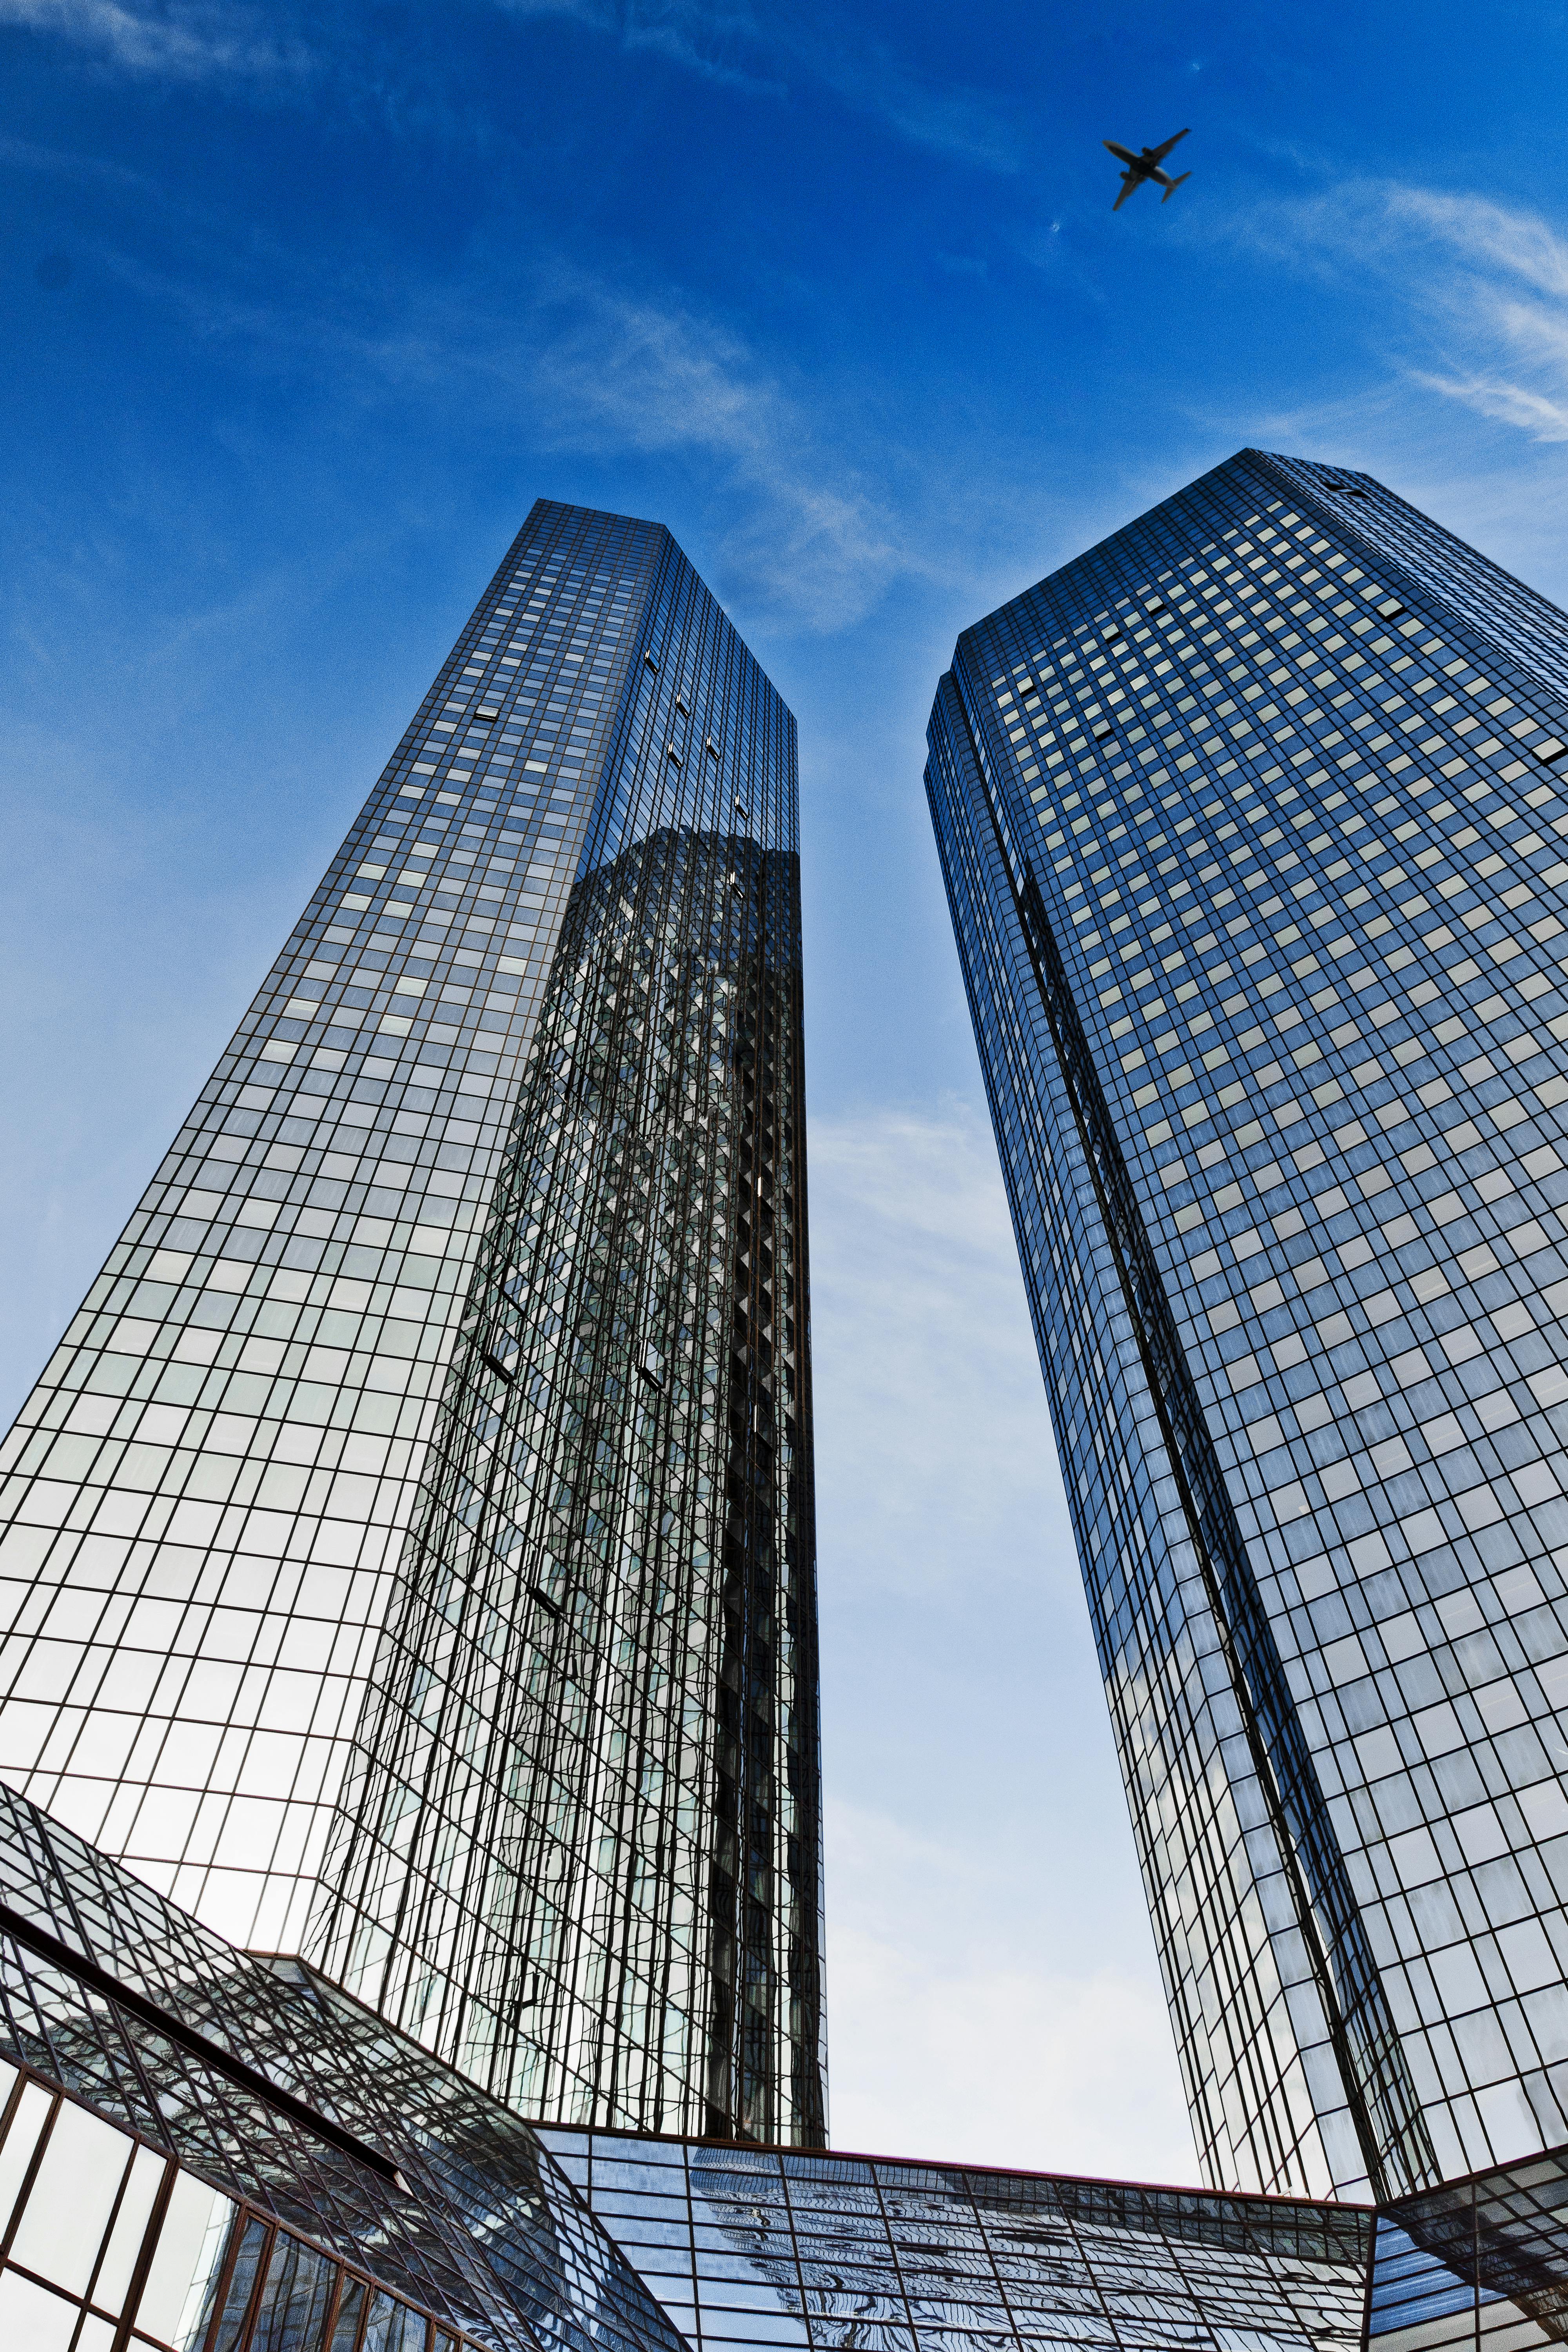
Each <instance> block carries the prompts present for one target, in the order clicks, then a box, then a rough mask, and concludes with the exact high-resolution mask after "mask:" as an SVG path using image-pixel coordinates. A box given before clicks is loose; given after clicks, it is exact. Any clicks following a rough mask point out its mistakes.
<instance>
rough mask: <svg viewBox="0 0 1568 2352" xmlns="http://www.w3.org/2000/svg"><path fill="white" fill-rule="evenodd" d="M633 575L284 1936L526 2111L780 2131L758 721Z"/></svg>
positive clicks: (789, 1872)
mask: <svg viewBox="0 0 1568 2352" xmlns="http://www.w3.org/2000/svg"><path fill="white" fill-rule="evenodd" d="M658 610H659V614H660V619H659V621H658V625H656V628H655V630H654V632H653V634H652V635H651V639H650V647H649V652H648V655H647V659H646V661H645V670H646V673H647V685H646V687H645V690H644V691H645V702H644V705H643V715H642V721H641V726H640V731H639V732H638V733H637V735H636V736H635V737H634V738H633V740H631V741H629V742H628V744H627V747H626V751H625V753H624V755H623V763H622V764H623V771H624V772H626V774H627V775H628V776H629V778H630V779H631V781H630V782H628V783H627V784H626V786H625V787H624V788H623V789H622V790H621V791H620V792H618V793H617V794H616V799H615V801H614V803H612V804H611V805H610V807H609V810H608V813H607V817H606V822H605V831H604V836H603V841H602V845H596V851H595V856H591V857H590V861H589V866H588V870H587V872H586V873H585V874H584V878H583V880H582V881H581V882H580V883H579V885H578V887H577V890H576V892H575V895H574V898H573V901H572V903H571V907H570V908H569V911H568V915H567V919H566V924H565V929H564V930H563V935H562V941H561V945H560V948H559V950H558V952H557V954H556V957H555V960H554V964H553V967H552V973H551V979H550V986H549V992H548V994H547V997H546V1000H545V1004H544V1007H543V1010H542V1014H541V1016H540V1027H539V1032H538V1036H537V1041H536V1045H535V1048H534V1051H533V1053H532V1055H531V1059H530V1062H529V1065H528V1070H527V1073H526V1076H525V1080H524V1086H523V1092H522V1097H521V1103H520V1106H519V1109H518V1113H517V1117H516V1119H515V1123H514V1128H513V1133H512V1139H511V1145H510V1155H509V1159H508V1162H507V1166H506V1170H505V1171H504V1173H503V1176H502V1179H501V1181H500V1184H499V1185H498V1187H497V1191H496V1194H495V1199H494V1202H493V1206H492V1210H491V1215H490V1221H489V1226H488V1228H487V1231H486V1234H485V1236H484V1239H483V1241H482V1244H481V1247H480V1254H479V1267H478V1272H477V1275H476V1278H475V1282H474V1285H473V1287H472V1291H471V1294H470V1297H469V1300H468V1308H467V1311H466V1316H465V1324H464V1333H463V1338H462V1340H461V1343H460V1346H459V1349H458V1355H457V1358H456V1360H455V1362H454V1367H453V1371H452V1374H451V1378H450V1381H449V1383H448V1391H447V1398H446V1400H445V1402H444V1404H443V1410H442V1418H441V1422H440V1424H439V1426H438V1430H437V1436H436V1440H435V1442H434V1444H433V1445H432V1448H431V1452H430V1457H429V1466H428V1470H427V1474H426V1490H425V1494H424V1496H423V1498H422V1503H421V1507H420V1512H419V1515H418V1517H417V1518H416V1527H415V1531H414V1534H413V1537H412V1538H411V1540H410V1543H409V1546H408V1549H407V1552H406V1555H405V1563H404V1571H403V1573H404V1579H405V1590H404V1592H403V1594H402V1596H401V1598H400V1601H399V1602H398V1604H397V1606H396V1607H395V1610H394V1612H392V1616H391V1618H390V1620H389V1623H388V1632H387V1636H386V1639H385V1643H384V1649H383V1651H382V1653H381V1654H380V1657H379V1659H378V1664H377V1667H376V1671H375V1675H374V1685H375V1689H376V1694H377V1696H376V1699H375V1702H374V1705H373V1706H372V1707H371V1709H369V1710H368V1711H367V1714H366V1717H365V1718H364V1723H363V1729H362V1763H361V1765H360V1768H359V1770H358V1773H357V1775H356V1778H355V1780H354V1783H353V1791H352V1796H351V1800H350V1802H349V1804H348V1805H347V1806H346V1807H345V1815H344V1827H343V1831H342V1839H341V1846H340V1850H339V1851H338V1853H335V1854H334V1857H333V1860H332V1862H331V1867H330V1869H329V1871H328V1874H327V1883H328V1885H329V1887H330V1888H331V1895H330V1897H329V1902H328V1908H327V1911H326V1914H325V1918H324V1923H323V1925H322V1927H321V1929H320V1930H319V1931H318V1932H317V1933H316V1934H315V1935H314V1936H313V1937H312V1948H313V1949H319V1951H320V1953H321V1958H322V1963H323V1965H324V1966H325V1967H326V1968H327V1969H328V1970H329V1971H330V1972H331V1974H332V1975H333V1976H335V1977H339V1978H341V1979H342V1981H343V1982H345V1983H346V1984H347V1985H349V1987H350V1988H351V1989H352V1990H357V1991H360V1992H362V1993H363V1996H364V1997H365V1998H366V1999H369V2000H373V2001H374V2003H375V2004H376V2005H377V2006H378V2007H380V2008H381V2009H382V2010H383V2011H384V2013H385V2014H387V2015H388V2016H390V2017H392V2018H394V2019H395V2021H398V2022H399V2023H401V2024H403V2025H404V2026H405V2029H406V2030H407V2031H409V2032H414V2033H416V2034H418V2035H419V2036H420V2037H421V2039H424V2040H426V2041H427V2042H429V2043H430V2044H431V2046H432V2047H434V2048H436V2049H438V2050H439V2051H441V2053H443V2054H444V2055H446V2056H447V2057H449V2058H450V2059H452V2061H453V2062H454V2063H457V2064H459V2065H461V2066H463V2067H464V2068H466V2069H467V2070H468V2071H470V2072H472V2073H474V2074H476V2076H477V2077H478V2078H479V2080H481V2081H484V2082H486V2083H487V2084H489V2086H490V2087H491V2088H492V2089H494V2090H495V2091H496V2092H497V2094H498V2095H501V2096H505V2097H506V2098H508V2099H509V2100H510V2101H511V2102H512V2103H513V2104H514V2105H519V2106H521V2108H522V2109H523V2110H524V2111H525V2112H529V2113H542V2114H548V2115H565V2116H573V2117H574V2118H580V2119H583V2120H605V2121H616V2122H636V2123H639V2124H645V2125H651V2126H668V2127H675V2128H686V2129H695V2130H704V2131H710V2132H714V2133H730V2132H737V2133H740V2134H742V2135H743V2136H746V2137H753V2138H759V2139H769V2140H772V2139H784V2140H788V2141H799V2142H801V2143H803V2144H805V2145H812V2144H815V2143H816V2142H818V2141H820V2140H821V2138H822V2137H823V2136H824V2132H825V2128H826V2118H825V2087H824V2052H823V2023H822V2002H821V1968H822V1958H821V1900H820V1871H821V1860H820V1824H819V1804H818V1783H819V1765H818V1754H817V1750H818V1737H817V1725H816V1589H815V1554H814V1542H813V1532H812V1528H813V1512H812V1492H811V1425H810V1388H809V1360H808V1332H807V1289H806V1276H807V1269H806V1259H805V1134H804V1089H803V1079H802V1021H801V981H800V911H799V866H798V856H797V851H796V813H795V729H794V721H793V719H791V718H790V715H789V713H788V712H787V710H786V709H784V705H783V704H782V703H781V702H780V701H779V699H778V697H777V696H776V694H774V692H773V688H771V686H769V685H768V682H767V680H766V679H765V678H764V677H763V674H762V672H761V671H760V670H759V669H758V667H757V666H756V664H755V663H754V661H752V657H751V656H750V655H749V654H747V653H746V651H745V649H744V647H743V646H742V645H741V643H740V640H739V639H738V638H737V637H736V635H735V634H734V632H733V630H732V629H731V627H730V626H729V625H728V623H727V622H726V621H725V620H724V619H723V616H722V615H721V614H720V613H719V611H718V608H717V606H716V605H715V604H714V603H713V601H712V599H711V597H710V596H709V594H708V593H707V591H706V590H705V589H704V588H703V587H702V585H701V583H700V581H698V580H697V578H696V575H695V574H694V573H692V572H690V570H689V567H686V566H684V565H682V566H681V567H680V569H679V574H678V576H677V578H676V579H675V581H674V583H672V593H671V596H670V598H669V599H668V602H667V601H665V600H662V599H661V600H660V602H659V605H658ZM656 662H657V667H655V663H656Z"/></svg>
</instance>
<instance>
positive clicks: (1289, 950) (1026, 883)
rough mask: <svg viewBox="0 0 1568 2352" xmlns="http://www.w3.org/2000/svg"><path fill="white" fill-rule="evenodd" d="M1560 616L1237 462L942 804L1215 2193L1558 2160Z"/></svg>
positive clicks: (1049, 608)
mask: <svg viewBox="0 0 1568 2352" xmlns="http://www.w3.org/2000/svg"><path fill="white" fill-rule="evenodd" d="M1565 694H1568V622H1565V621H1564V618H1563V614H1560V613H1558V612H1556V611H1555V610H1554V609H1553V608H1552V607H1551V606H1549V605H1547V604H1545V603H1544V602H1543V601H1542V599H1540V598H1539V597H1536V596H1534V595H1532V594H1531V592H1530V591H1529V590H1528V589H1525V588H1523V587H1521V585H1520V583H1517V582H1515V581H1513V580H1511V579H1510V578H1508V577H1507V575H1505V574H1504V573H1502V572H1499V571H1498V570H1497V569H1496V568H1495V567H1493V566H1492V565H1490V564H1489V563H1487V562H1485V561H1484V560H1483V559H1482V558H1480V557H1479V556H1478V555H1476V554H1475V553H1474V552H1473V551H1471V550H1469V549H1468V548H1467V547H1465V546H1463V545H1462V544H1461V543H1460V542H1458V541H1456V540H1454V539H1453V538H1452V537H1451V536H1450V535H1449V534H1447V532H1445V531H1443V530H1440V529H1439V528H1438V527H1437V526H1436V525H1435V524H1433V523H1432V522H1430V521H1429V520H1427V519H1426V518H1425V517H1423V516H1421V515H1419V514H1417V513H1415V511H1414V510H1413V509H1411V508H1409V507H1408V506H1406V505H1405V503H1404V502H1403V501H1402V500H1400V499H1397V498H1396V497H1394V495H1393V494H1392V493H1391V492H1389V491H1387V490H1386V489H1384V488H1383V487H1382V486H1381V485H1380V484H1378V483H1377V482H1375V481H1373V480H1372V479H1371V478H1367V477H1365V476H1362V475H1351V474H1346V473H1344V472H1343V471H1342V470H1341V469H1338V468H1335V467H1325V466H1319V465H1312V464H1308V463H1304V462H1300V461H1296V460H1292V459H1287V458H1282V457H1270V456H1267V455H1264V454H1261V453H1259V452H1257V451H1243V452H1242V453H1240V454H1239V455H1238V456H1237V457H1234V458H1232V459H1230V460H1229V461H1228V462H1227V463H1226V464H1225V465H1223V466H1221V467H1218V468H1216V469H1215V472H1213V473H1212V474H1209V475H1207V476H1205V478H1203V479H1202V480H1200V481H1198V482H1196V483H1194V485H1192V487H1191V488H1188V489H1186V490H1184V491H1183V492H1181V493H1180V494H1179V495H1178V496H1177V497H1175V498H1173V499H1169V500H1167V501H1166V502H1165V503H1164V504H1163V505H1162V506H1160V507H1158V508H1156V509H1153V510H1152V512H1151V513H1150V514H1148V515H1145V516H1144V517H1142V519H1141V520H1138V521H1137V522H1135V523H1132V524H1131V525H1130V526H1129V527H1128V528H1127V529H1126V530H1121V531H1119V532H1118V533H1116V534H1115V536H1114V537H1112V538H1111V539H1110V540H1108V541H1105V542H1104V543H1103V544H1102V545H1100V547H1097V548H1095V549H1093V550H1091V551H1089V553H1087V554H1085V555H1083V556H1081V557H1080V558H1079V559H1078V560H1077V561H1075V562H1071V563H1069V564H1068V565H1066V566H1065V567H1064V568H1063V569H1062V570H1060V571H1058V572H1055V573H1053V574H1052V575H1051V576H1050V577H1049V578H1048V579H1047V580H1045V581H1043V582H1041V583H1040V584H1039V585H1038V586H1037V587H1036V588H1033V589H1031V590H1029V591H1028V592H1027V593H1025V594H1023V595H1021V596H1019V597H1018V598H1016V600H1015V601H1014V602H1012V603H1011V604H1007V605H1005V606H1004V607H1003V608H1002V609H1001V610H1000V611H999V612H997V613H994V614H992V615H991V616H990V617H989V618H988V619H987V620H985V621H983V622H982V623H980V624H979V625H977V626H976V627H975V628H973V629H972V630H969V631H967V632H966V633H965V634H964V635H963V637H962V638H961V639H960V641H959V645H958V648H957V652H956V655H955V658H954V662H953V667H952V671H951V673H950V674H949V675H948V676H947V677H944V678H943V679H942V683H941V686H940V688H939V691H938V694H937V698H936V703H935V707H934V709H933V711H932V716H931V730H930V738H929V740H930V761H929V766H928V770H927V786H928V792H929V795H930V800H931V811H932V816H933V822H934V824H935V829H936V835H937V840H938V845H939V850H940V854H941V856H942V865H943V870H944V874H945V877H946V883H947V887H948V892H949V898H950V903H951V907H952V919H953V924H954V929H955V932H956V935H957V940H958V944H959V950H960V955H961V960H962V962H963V971H964V976H965V982H966V985H967V988H968V992H969V998H970V1004H971V1010H972V1013H973V1021H974V1027H975V1034H976V1038H977V1041H978V1044H979V1047H980V1053H981V1058H982V1062H983V1065H984V1076H985V1082H986V1086H987V1088H988V1090H989V1096H990V1101H991V1106H992V1112H993V1117H994V1123H995V1128H996V1133H997V1137H998V1141H999V1144H1000V1149H1001V1156H1002V1161H1003V1167H1004V1171H1005V1180H1006V1182H1007V1186H1008V1191H1009V1196H1010V1201H1011V1205H1012V1212H1013V1217H1014V1222H1015V1226H1016V1234H1017V1239H1018V1244H1019V1250H1020V1255H1021V1257H1022V1261H1023V1265H1024V1272H1025V1276H1026V1285H1027V1289H1028V1295H1029V1299H1030V1305H1031V1310H1032V1313H1033V1317H1034V1322H1035V1329H1036V1335H1037V1343H1038V1347H1039V1353H1040V1360H1041V1364H1042V1367H1043V1369H1044V1372H1045V1377H1046V1382H1047V1390H1048V1391H1049V1396H1050V1402H1051V1410H1052V1413H1053V1417H1054V1422H1055V1427H1056V1433H1057V1440H1058V1447H1059V1450H1060V1454H1061V1459H1062V1463H1063V1467H1064V1471H1065V1474H1066V1478H1067V1484H1068V1493H1069V1498H1070V1501H1071V1506H1072V1509H1073V1514H1074V1522H1075V1528H1076V1532H1077V1538H1078V1543H1079V1551H1080V1556H1081V1560H1082V1565H1083V1570H1084V1577H1085V1582H1086V1586H1087V1589H1088V1592H1089V1604H1090V1610H1091V1613H1092V1617H1093V1622H1094V1628H1095V1633H1096V1637H1097V1641H1098V1643H1099V1648H1100V1660H1101V1664H1102V1667H1103V1670H1104V1675H1105V1680H1106V1687H1107V1692H1108V1696H1109V1698H1110V1709H1111V1714H1112V1717H1113V1721H1114V1725H1115V1729H1116V1736H1117V1740H1118V1745H1119V1748H1120V1752H1121V1763H1122V1769H1123V1772H1124V1776H1125V1780H1126V1785H1127V1789H1128V1793H1129V1799H1130V1802H1131V1811H1132V1815H1133V1822H1134V1828H1135V1832H1136V1836H1137V1840H1138V1845H1139V1851H1140V1856H1141V1862H1142V1870H1143V1874H1144V1878H1145V1883H1146V1886H1147V1890H1148V1895H1149V1899H1150V1903H1151V1907H1152V1915H1153V1919H1154V1924H1155V1930H1156V1937H1157V1941H1158V1945H1159V1949H1160V1956H1161V1962H1162V1967H1163V1972H1164V1977H1165V1982H1166V1988H1167V1992H1168V1996H1169V2000H1170V2004H1171V2011H1172V2016H1173V2023H1174V2028H1175V2032H1176V2037H1177V2042H1178V2047H1179V2051H1180V2055H1181V2061H1182V2065H1183V2069H1184V2078H1185V2082H1186V2086H1187V2092H1188V2096H1189V2100H1190V2104H1191V2108H1192V2113H1193V2117H1194V2129H1195V2132H1196V2136H1197V2140H1198V2146H1199V2149H1200V2154H1201V2159H1202V2162H1203V2166H1204V2170H1205V2178H1206V2179H1208V2180H1209V2181H1210V2182H1211V2183H1212V2184H1214V2185H1215V2187H1224V2188H1237V2187H1240V2188H1248V2187H1252V2188H1257V2187H1262V2188H1268V2189H1276V2190H1285V2191H1291V2192H1302V2191H1306V2192H1310V2193H1313V2194H1323V2193H1327V2192H1330V2191H1333V2192H1336V2193H1340V2194H1351V2195H1355V2194H1360V2193H1364V2192H1365V2190H1366V2189H1367V2188H1368V2187H1369V2186H1370V2187H1371V2189H1372V2190H1373V2193H1374V2194H1375V2195H1377V2196H1378V2197H1381V2198H1387V2199H1394V2200H1397V2199H1401V2198H1404V2197H1407V2196H1409V2195H1411V2194H1413V2193H1415V2192H1417V2191H1422V2190H1426V2189H1431V2188H1432V2187H1433V2186H1434V2185H1435V2184H1436V2183H1437V2182H1439V2181H1440V2180H1442V2179H1446V2178H1450V2177H1453V2176H1457V2175H1462V2174H1465V2173H1467V2172H1468V2171H1469V2170H1471V2169H1473V2168H1477V2167H1480V2168H1486V2167H1489V2166H1497V2165H1500V2164H1504V2163H1508V2162H1510V2161H1512V2160H1514V2159H1516V2158H1521V2157H1522V2156H1523V2155H1525V2154H1526V2153H1527V2152H1529V2151H1530V2150H1532V2149H1537V2148H1540V2147H1542V2146H1549V2145H1552V2144H1554V2143H1556V2142H1559V2141H1561V2140H1562V2139H1563V2137H1568V1990H1564V1981H1563V1979H1564V1976H1565V1974H1568V1916H1565V1915H1564V1909H1563V1903H1564V1897H1565V1895H1568V1797H1565V1796H1564V1793H1563V1779H1562V1767H1563V1763H1564V1761H1565V1760H1568V1737H1565V1731H1564V1717H1563V1714H1562V1713H1560V1712H1559V1710H1560V1709H1563V1708H1565V1707H1568V1583H1565V1579H1564V1570H1568V1504H1565V1502H1564V1499H1563V1488H1564V1486H1568V1464H1565V1462H1564V1440H1565V1439H1568V1414H1565V1411H1564V1407H1565V1403H1568V1370H1564V1369H1563V1367H1564V1364H1565V1362H1568V1348H1565V1345H1564V1332H1563V1325H1562V1322H1561V1320H1560V1318H1561V1317H1562V1316H1563V1315H1564V1314H1568V1279H1565V1277H1568V1231H1565V1227H1564V1223H1563V1218H1562V1217H1561V1216H1560V1215H1559V1204H1562V1203H1568V1141H1565V1140H1564V1138H1565V1133H1568V1129H1565V1127H1564V1120H1563V1106H1564V1105H1565V1104H1568V986H1565V984H1564V973H1565V971H1568V965H1564V963H1563V961H1560V959H1561V958H1562V957H1563V953H1564V950H1568V929H1565V922H1568V907H1565V899H1568V892H1565V888H1564V886H1565V885H1568V863H1565V862H1564V859H1563V836H1564V835H1568V792H1565V793H1559V789H1558V784H1557V781H1556V779H1557V777H1558V775H1559V773H1560V772H1561V769H1560V765H1559V763H1560V762H1562V761H1563V756H1564V744H1565V740H1568V702H1565Z"/></svg>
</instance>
